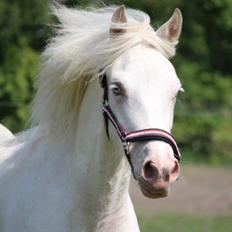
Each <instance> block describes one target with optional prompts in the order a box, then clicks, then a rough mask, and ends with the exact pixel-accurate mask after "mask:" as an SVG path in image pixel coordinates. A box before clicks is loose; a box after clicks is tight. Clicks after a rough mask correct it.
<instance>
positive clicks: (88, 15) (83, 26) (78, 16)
mask: <svg viewBox="0 0 232 232" xmlns="http://www.w3.org/2000/svg"><path fill="white" fill-rule="evenodd" d="M115 9H116V8H115V7H107V8H103V9H98V10H96V9H91V10H80V9H68V8H65V7H63V6H58V7H55V8H53V12H54V14H55V15H56V16H57V18H58V20H59V22H60V24H59V25H58V26H57V27H56V36H55V37H54V38H53V39H52V40H51V41H50V43H49V44H48V46H47V48H46V49H45V51H44V53H43V54H42V71H41V73H40V75H39V78H38V83H37V85H38V86H37V87H38V91H37V94H36V96H35V100H34V105H33V109H32V117H31V121H32V125H33V126H35V125H40V126H42V127H43V128H46V130H48V131H51V130H52V131H53V132H54V130H55V131H58V129H60V130H61V132H62V133H64V131H66V132H67V131H69V129H70V128H74V127H75V126H76V123H77V122H78V109H79V106H80V104H81V101H82V97H83V95H84V92H85V90H86V87H87V83H88V81H89V80H90V78H94V77H96V76H97V75H98V74H99V70H100V69H101V70H102V71H105V70H106V69H108V68H109V67H110V66H111V65H112V63H113V62H114V61H115V60H116V59H117V58H118V57H120V56H121V55H122V54H123V53H124V52H125V51H127V50H128V49H130V48H131V47H133V46H134V45H136V44H138V43H146V44H147V45H148V46H153V47H154V48H155V49H157V50H158V51H160V52H161V53H162V54H163V55H165V56H166V57H171V56H173V55H174V53H175V46H174V45H173V44H172V43H170V42H168V41H164V40H161V39H160V37H158V36H157V35H156V33H155V31H154V30H153V28H152V27H151V26H150V18H149V16H148V15H147V14H145V13H143V12H141V11H137V10H132V9H127V18H128V23H126V24H124V25H123V26H124V27H125V29H126V31H127V33H124V34H123V35H121V36H118V37H117V38H111V37H110V34H109V28H110V26H111V17H112V14H113V12H114V11H115ZM112 26H113V27H118V26H119V25H117V24H114V25H112ZM121 26H122V25H120V27H121ZM53 129H54V130H53Z"/></svg>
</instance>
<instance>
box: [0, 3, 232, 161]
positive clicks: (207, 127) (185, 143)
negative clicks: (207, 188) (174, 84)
mask: <svg viewBox="0 0 232 232" xmlns="http://www.w3.org/2000/svg"><path fill="white" fill-rule="evenodd" d="M60 2H62V3H64V4H66V5H68V6H75V5H81V6H86V5H88V4H97V3H98V2H99V4H98V5H102V2H104V3H105V4H106V5H109V4H122V3H123V4H125V5H126V6H128V7H132V8H137V9H140V10H143V11H145V12H147V13H148V14H149V15H150V16H151V21H152V24H153V25H154V27H155V28H158V26H159V25H161V24H162V23H164V22H165V21H166V20H167V19H168V18H169V17H170V15H171V14H172V12H173V10H174V9H175V8H176V7H179V8H180V9H181V10H182V13H183V17H184V24H183V33H182V36H181V39H180V45H178V51H177V56H176V57H175V59H173V60H172V62H174V65H175V67H176V70H177V73H178V75H179V77H180V79H181V81H182V83H183V87H184V89H185V93H184V94H181V95H182V96H181V95H180V97H179V101H177V110H176V119H175V124H174V134H175V136H176V137H177V140H178V142H180V143H181V147H182V149H183V151H184V153H186V154H191V155H192V157H194V159H202V158H203V159H205V160H207V161H210V162H213V163H218V162H221V161H224V162H226V163H232V152H231V151H232V141H231V140H232V136H231V131H232V97H231V89H232V65H231V57H232V46H231V38H232V17H231V15H232V1H231V0H207V1H204V0H195V1H184V0H173V1H169V0H162V1H158V0H144V1H136V0H125V1H122V0H120V1H119V0H105V1H100V0H67V1H65V0H62V1H60ZM48 22H50V16H49V14H48V6H47V1H46V0H34V1H33V2H32V1H30V0H21V1H17V0H14V1H11V2H10V3H9V1H7V0H1V2H0V33H1V34H0V37H1V44H0V65H1V66H0V68H1V69H0V89H1V91H0V117H1V118H4V121H3V122H4V124H6V125H7V126H9V127H10V128H11V129H14V130H16V131H17V130H18V129H21V128H22V125H23V122H24V120H25V118H26V116H27V113H28V109H27V106H28V103H29V102H30V100H31V93H32V90H33V87H32V86H33V85H32V83H33V81H32V80H33V78H32V77H33V76H34V75H35V73H36V69H37V61H38V52H39V51H40V50H41V48H42V47H44V41H46V38H47V29H45V27H44V24H46V23H48ZM25 106H26V107H25ZM185 151H186V152H185Z"/></svg>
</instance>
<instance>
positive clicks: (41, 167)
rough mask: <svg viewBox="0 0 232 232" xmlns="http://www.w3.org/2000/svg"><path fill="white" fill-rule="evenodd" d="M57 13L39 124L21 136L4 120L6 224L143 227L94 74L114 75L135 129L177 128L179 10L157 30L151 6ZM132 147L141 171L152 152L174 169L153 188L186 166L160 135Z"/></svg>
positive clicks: (32, 230) (159, 165)
mask: <svg viewBox="0 0 232 232" xmlns="http://www.w3.org/2000/svg"><path fill="white" fill-rule="evenodd" d="M55 14H56V15H57V17H58V18H59V20H60V22H61V24H60V26H59V28H58V33H57V36H56V37H55V38H54V39H53V40H52V41H51V42H50V44H49V45H48V47H47V48H46V50H45V52H44V53H43V56H42V59H43V67H42V70H41V73H40V76H39V79H38V91H37V94H36V96H35V100H34V105H33V108H32V116H31V121H32V129H30V130H28V131H26V132H24V133H22V134H21V135H18V136H16V137H14V136H13V135H12V134H11V133H10V132H9V131H8V130H7V129H6V128H4V127H3V126H1V127H0V135H1V139H0V232H16V231H17V232H93V231H97V232H109V231H110V232H136V231H139V227H138V223H137V219H136V216H135V212H134V208H133V205H132V203H131V200H130V196H129V193H128V188H129V179H130V174H131V171H130V167H129V165H128V162H127V160H126V159H125V156H124V154H123V150H122V145H121V143H120V140H119V139H118V136H117V134H116V132H115V130H114V128H113V127H112V126H111V125H110V135H111V139H110V140H108V138H107V136H106V133H105V127H104V122H103V117H102V113H101V100H102V90H101V89H100V86H99V82H98V79H97V78H96V77H97V76H98V72H99V70H100V69H103V71H104V72H106V73H107V75H108V78H109V82H110V85H109V89H110V93H109V94H110V96H109V97H110V104H111V106H112V108H113V109H114V111H115V114H116V116H117V117H118V119H119V120H120V122H121V123H122V124H123V125H125V127H126V128H127V129H128V130H135V129H140V128H149V127H156V128H161V129H164V130H166V131H169V132H170V130H171V127H172V120H173V110H174V104H175V96H176V94H177V92H178V91H179V90H180V89H181V85H180V81H179V79H178V78H177V76H176V73H175V70H174V68H173V66H172V65H171V63H170V62H169V61H168V59H167V58H168V57H170V56H173V55H174V53H175V45H176V44H177V41H178V37H179V35H180V30H181V24H182V18H181V14H180V11H179V10H176V11H175V12H174V14H173V16H172V17H171V19H170V20H169V21H168V22H167V23H166V24H164V25H163V26H162V27H161V28H160V29H159V30H157V31H154V30H153V29H152V28H151V26H150V25H149V22H150V21H149V17H148V16H147V15H146V14H144V13H143V12H140V11H134V10H128V11H127V15H126V13H125V9H124V8H123V7H121V8H119V9H118V10H116V11H115V9H114V8H106V9H101V10H93V11H84V10H70V9H66V8H64V7H59V8H57V9H55ZM112 15H113V18H112V22H111V17H112ZM109 28H111V29H110V33H109ZM119 81H120V82H122V83H121V84H123V85H124V87H123V89H124V90H123V91H124V92H123V94H124V95H123V94H121V92H120V94H121V95H123V96H119V95H120V94H119V92H118V91H119V89H117V88H118V86H115V85H117V83H118V82H119ZM111 90H112V92H111ZM120 91H122V89H120ZM114 93H115V95H114ZM116 93H117V94H116ZM126 98H127V100H125V99H126ZM123 99H124V100H123ZM132 151H133V154H132V163H133V165H134V168H135V175H136V177H137V178H140V177H141V175H143V172H141V170H142V169H143V168H144V166H143V165H144V162H145V160H146V159H148V157H150V158H149V159H151V161H149V162H153V161H154V163H155V164H156V169H157V170H158V172H159V170H166V172H167V171H168V178H169V176H170V178H169V179H168V180H165V181H166V182H167V183H166V182H165V186H163V187H162V186H161V184H160V183H162V184H163V183H164V181H163V180H162V178H163V176H162V174H160V176H158V177H157V178H158V182H159V183H158V182H157V181H156V182H155V183H152V186H153V185H154V186H155V185H156V184H160V185H159V188H160V189H161V188H165V189H168V188H169V184H170V183H171V182H173V181H174V179H176V177H177V175H178V173H179V172H178V171H179V168H178V166H177V164H176V161H175V158H174V156H173V152H172V149H171V148H170V146H169V145H168V144H165V143H163V142H157V141H154V142H149V143H147V144H137V145H135V146H134V147H132ZM173 165H174V166H175V168H176V169H175V170H174V169H173ZM169 168H170V172H169ZM141 173H142V174H141ZM150 174H153V173H150ZM145 177H146V174H145ZM145 177H144V178H145ZM165 178H166V177H165ZM172 178H173V180H172ZM161 180H162V181H163V182H162V181H161ZM148 182H149V181H147V182H146V183H147V186H145V187H144V186H141V188H142V190H144V191H146V188H147V190H148V189H150V190H151V191H153V190H154V192H152V193H151V195H152V196H153V197H157V195H156V192H155V191H157V189H158V187H157V186H155V187H154V186H153V187H154V188H153V187H152V186H148V185H149V184H148ZM144 183H145V182H144ZM160 186H161V187H160ZM143 187H144V189H143Z"/></svg>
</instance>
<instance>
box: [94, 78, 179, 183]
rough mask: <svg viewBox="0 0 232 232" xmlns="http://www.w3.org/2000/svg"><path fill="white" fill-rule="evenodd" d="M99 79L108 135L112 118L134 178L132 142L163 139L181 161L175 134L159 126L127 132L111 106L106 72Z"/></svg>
mask: <svg viewBox="0 0 232 232" xmlns="http://www.w3.org/2000/svg"><path fill="white" fill-rule="evenodd" d="M99 79H100V85H101V88H102V89H103V99H102V112H103V116H104V121H105V129H106V134H107V137H108V138H110V135H109V120H110V122H111V123H112V125H113V126H114V128H115V129H116V131H117V133H118V136H119V138H120V140H121V141H122V143H123V149H124V152H125V155H126V157H127V160H128V162H129V164H130V166H131V170H132V174H133V176H134V178H135V179H136V177H135V175H134V169H133V165H132V162H131V157H130V153H129V144H130V143H135V142H144V141H163V142H165V143H168V144H169V145H170V146H171V148H172V150H173V153H174V156H175V158H176V159H177V160H178V162H180V151H179V149H178V146H177V144H176V142H175V139H174V138H173V136H172V135H171V134H170V133H168V132H167V131H165V130H162V129H158V128H149V129H143V130H137V131H130V132H127V131H126V130H125V129H124V128H123V126H122V125H121V124H120V123H119V122H118V120H117V118H116V117H115V115H114V113H113V111H112V109H111V107H110V106H109V101H108V86H107V77H106V74H101V75H100V77H99Z"/></svg>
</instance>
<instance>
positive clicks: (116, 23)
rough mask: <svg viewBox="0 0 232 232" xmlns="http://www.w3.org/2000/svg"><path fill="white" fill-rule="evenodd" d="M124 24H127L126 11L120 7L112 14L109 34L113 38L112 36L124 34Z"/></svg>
mask: <svg viewBox="0 0 232 232" xmlns="http://www.w3.org/2000/svg"><path fill="white" fill-rule="evenodd" d="M126 23H127V17H126V10H125V6H124V5H122V6H120V7H119V8H118V9H117V10H116V11H115V12H114V13H113V16H112V19H111V27H110V34H111V35H113V36H114V35H119V34H123V33H125V32H126V29H125V28H123V24H126ZM120 24H122V25H120Z"/></svg>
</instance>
